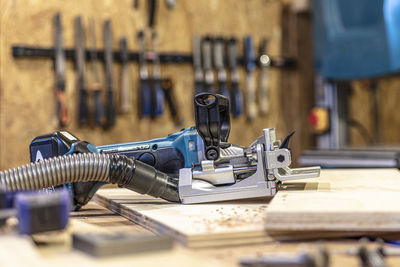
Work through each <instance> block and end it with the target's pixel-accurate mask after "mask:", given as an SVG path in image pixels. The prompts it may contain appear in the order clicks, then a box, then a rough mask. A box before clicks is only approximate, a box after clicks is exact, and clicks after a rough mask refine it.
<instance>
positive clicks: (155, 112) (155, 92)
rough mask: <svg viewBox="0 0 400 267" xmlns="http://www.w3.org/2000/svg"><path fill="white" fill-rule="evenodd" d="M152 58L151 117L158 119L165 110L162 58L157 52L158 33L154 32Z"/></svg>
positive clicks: (152, 36)
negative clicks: (162, 85) (161, 68)
mask: <svg viewBox="0 0 400 267" xmlns="http://www.w3.org/2000/svg"><path fill="white" fill-rule="evenodd" d="M151 41H152V56H153V73H152V74H153V76H152V84H151V85H152V86H151V117H152V118H156V117H158V116H160V115H162V113H163V110H164V91H163V89H162V87H161V70H160V57H159V55H158V51H157V33H156V32H155V31H153V33H152V35H151Z"/></svg>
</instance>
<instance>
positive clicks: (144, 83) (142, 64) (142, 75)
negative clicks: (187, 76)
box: [138, 31, 151, 118]
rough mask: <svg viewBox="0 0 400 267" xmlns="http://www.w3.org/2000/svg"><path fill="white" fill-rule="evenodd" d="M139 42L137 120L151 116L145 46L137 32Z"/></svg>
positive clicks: (143, 37) (140, 32)
mask: <svg viewBox="0 0 400 267" xmlns="http://www.w3.org/2000/svg"><path fill="white" fill-rule="evenodd" d="M138 40H139V79H140V81H139V90H138V92H139V96H138V108H139V110H138V115H139V118H142V117H145V116H150V115H151V91H150V90H151V89H150V81H149V71H148V69H147V63H146V57H145V56H146V55H145V53H146V45H145V36H144V32H143V31H139V32H138Z"/></svg>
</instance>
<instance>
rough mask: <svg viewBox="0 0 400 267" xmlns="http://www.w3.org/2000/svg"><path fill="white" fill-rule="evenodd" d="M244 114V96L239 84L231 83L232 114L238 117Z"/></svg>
mask: <svg viewBox="0 0 400 267" xmlns="http://www.w3.org/2000/svg"><path fill="white" fill-rule="evenodd" d="M242 112H243V95H242V92H241V91H240V87H239V82H232V83H231V113H232V115H233V117H235V118H236V117H238V116H240V114H242Z"/></svg>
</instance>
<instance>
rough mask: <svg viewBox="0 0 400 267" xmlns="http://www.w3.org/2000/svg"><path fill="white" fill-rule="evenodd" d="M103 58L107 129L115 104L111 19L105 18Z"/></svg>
mask: <svg viewBox="0 0 400 267" xmlns="http://www.w3.org/2000/svg"><path fill="white" fill-rule="evenodd" d="M104 59H105V76H106V110H105V115H106V121H105V125H104V128H105V129H109V128H111V127H113V126H114V124H115V105H114V96H113V95H114V92H113V86H112V84H113V80H112V63H113V51H112V34H111V21H110V20H106V21H105V23H104Z"/></svg>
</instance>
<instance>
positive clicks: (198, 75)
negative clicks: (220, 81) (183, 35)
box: [192, 35, 204, 95]
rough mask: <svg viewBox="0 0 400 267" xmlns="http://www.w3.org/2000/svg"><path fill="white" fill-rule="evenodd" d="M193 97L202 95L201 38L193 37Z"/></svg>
mask: <svg viewBox="0 0 400 267" xmlns="http://www.w3.org/2000/svg"><path fill="white" fill-rule="evenodd" d="M192 42H193V43H192V44H193V70H194V95H197V94H199V93H204V81H203V70H202V68H201V38H200V36H198V35H195V36H194V37H193V41H192Z"/></svg>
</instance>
